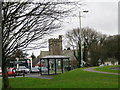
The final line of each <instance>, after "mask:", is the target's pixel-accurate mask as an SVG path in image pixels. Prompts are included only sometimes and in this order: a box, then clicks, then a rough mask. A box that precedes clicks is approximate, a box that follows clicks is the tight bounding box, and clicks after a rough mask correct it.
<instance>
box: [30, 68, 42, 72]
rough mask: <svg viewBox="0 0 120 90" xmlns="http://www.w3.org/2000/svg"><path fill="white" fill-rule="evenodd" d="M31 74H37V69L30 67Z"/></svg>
mask: <svg viewBox="0 0 120 90" xmlns="http://www.w3.org/2000/svg"><path fill="white" fill-rule="evenodd" d="M30 72H31V73H38V72H40V70H39V69H38V68H35V67H32V68H31V70H30Z"/></svg>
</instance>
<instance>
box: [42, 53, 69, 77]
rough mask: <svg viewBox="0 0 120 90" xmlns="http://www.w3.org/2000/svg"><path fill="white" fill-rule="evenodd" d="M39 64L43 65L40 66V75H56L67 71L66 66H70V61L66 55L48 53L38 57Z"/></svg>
mask: <svg viewBox="0 0 120 90" xmlns="http://www.w3.org/2000/svg"><path fill="white" fill-rule="evenodd" d="M40 64H41V65H43V66H42V67H40V73H41V75H45V74H46V75H56V74H60V73H64V72H66V71H68V69H66V68H67V67H69V66H70V61H69V57H68V56H62V55H49V56H45V57H42V58H40Z"/></svg>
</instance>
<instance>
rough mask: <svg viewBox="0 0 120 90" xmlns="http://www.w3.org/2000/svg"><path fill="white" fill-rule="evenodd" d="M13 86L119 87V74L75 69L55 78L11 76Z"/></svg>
mask: <svg viewBox="0 0 120 90" xmlns="http://www.w3.org/2000/svg"><path fill="white" fill-rule="evenodd" d="M9 81H10V84H11V86H12V87H13V88H118V75H110V74H101V73H95V72H86V71H83V70H82V69H74V70H71V71H69V72H66V73H63V74H60V75H57V76H54V78H53V79H50V80H48V79H39V78H29V77H21V78H10V79H9Z"/></svg>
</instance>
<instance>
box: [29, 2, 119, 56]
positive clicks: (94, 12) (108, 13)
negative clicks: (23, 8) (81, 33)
mask: <svg viewBox="0 0 120 90" xmlns="http://www.w3.org/2000/svg"><path fill="white" fill-rule="evenodd" d="M72 1H73V0H72ZM82 3H83V5H82V8H81V9H78V10H76V11H75V12H74V13H75V14H76V17H68V18H67V19H65V21H66V22H67V23H66V22H65V23H64V24H63V25H64V26H63V27H62V30H61V31H59V32H56V33H54V34H52V35H53V36H51V37H49V38H52V37H53V38H57V37H58V35H64V34H65V33H66V32H67V31H69V30H72V29H73V28H78V27H79V18H78V17H77V16H79V11H81V10H88V11H89V12H88V13H81V14H82V16H83V18H82V27H90V28H93V29H95V30H96V31H98V32H101V33H103V34H107V35H115V34H118V0H103V1H102V0H83V2H82ZM40 50H41V51H42V50H48V48H46V49H38V50H33V51H29V52H27V53H28V54H30V55H31V54H32V52H33V53H34V54H35V56H38V55H39V54H40Z"/></svg>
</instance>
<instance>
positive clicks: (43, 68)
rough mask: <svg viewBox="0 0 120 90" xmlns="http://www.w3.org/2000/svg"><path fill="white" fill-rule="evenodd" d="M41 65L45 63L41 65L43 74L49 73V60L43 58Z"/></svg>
mask: <svg viewBox="0 0 120 90" xmlns="http://www.w3.org/2000/svg"><path fill="white" fill-rule="evenodd" d="M41 65H43V66H42V67H40V69H41V74H48V61H47V59H43V60H41Z"/></svg>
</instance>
